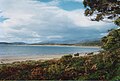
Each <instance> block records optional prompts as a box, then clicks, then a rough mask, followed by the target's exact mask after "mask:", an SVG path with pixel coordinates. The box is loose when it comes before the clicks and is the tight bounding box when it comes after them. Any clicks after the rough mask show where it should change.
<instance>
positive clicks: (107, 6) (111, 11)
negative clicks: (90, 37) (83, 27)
mask: <svg viewBox="0 0 120 81" xmlns="http://www.w3.org/2000/svg"><path fill="white" fill-rule="evenodd" d="M83 4H84V6H85V8H86V10H85V15H86V16H89V17H90V16H91V17H93V16H95V17H94V18H91V20H92V21H100V20H102V21H108V20H110V21H112V22H114V23H115V24H116V25H118V26H120V0H84V1H83Z"/></svg>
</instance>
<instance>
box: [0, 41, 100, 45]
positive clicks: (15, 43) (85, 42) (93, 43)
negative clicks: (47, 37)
mask: <svg viewBox="0 0 120 81" xmlns="http://www.w3.org/2000/svg"><path fill="white" fill-rule="evenodd" d="M0 44H5V45H76V46H101V43H100V40H96V41H84V42H83V41H82V42H79V43H78V41H77V43H76V42H72V43H70V42H68V43H67V42H40V43H31V44H28V43H24V42H12V43H8V42H0Z"/></svg>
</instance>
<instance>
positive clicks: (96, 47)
mask: <svg viewBox="0 0 120 81" xmlns="http://www.w3.org/2000/svg"><path fill="white" fill-rule="evenodd" d="M15 46H64V47H83V48H101V46H82V45H29V44H27V45H15Z"/></svg>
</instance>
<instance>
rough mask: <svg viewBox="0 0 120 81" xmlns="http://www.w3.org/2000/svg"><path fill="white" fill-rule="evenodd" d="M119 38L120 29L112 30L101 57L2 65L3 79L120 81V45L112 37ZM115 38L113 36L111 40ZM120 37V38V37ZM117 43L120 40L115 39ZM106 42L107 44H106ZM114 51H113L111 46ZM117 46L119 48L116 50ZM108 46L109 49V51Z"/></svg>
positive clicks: (66, 58)
mask: <svg viewBox="0 0 120 81" xmlns="http://www.w3.org/2000/svg"><path fill="white" fill-rule="evenodd" d="M116 31H117V32H118V34H117V35H119V36H120V32H119V31H120V30H119V29H118V30H112V31H111V33H110V34H108V35H107V36H106V37H104V38H103V39H102V41H103V42H102V44H103V48H107V49H105V50H103V51H100V53H99V54H94V53H89V54H87V55H85V56H78V55H77V56H73V55H65V56H63V57H61V58H60V59H58V60H56V59H52V60H47V61H44V62H42V61H23V62H13V63H10V64H9V63H8V64H0V80H113V81H119V80H120V46H119V44H120V42H117V43H115V44H113V43H111V42H114V40H111V38H114V37H116ZM109 36H112V37H109ZM118 38H119V37H118ZM116 41H118V40H117V39H116ZM106 42H107V43H106ZM109 43H110V46H112V48H113V49H114V50H112V51H111V49H110V48H111V47H110V46H109ZM116 45H117V48H115V47H116ZM108 47H109V48H108Z"/></svg>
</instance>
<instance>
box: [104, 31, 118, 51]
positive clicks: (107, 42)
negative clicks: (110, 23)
mask: <svg viewBox="0 0 120 81" xmlns="http://www.w3.org/2000/svg"><path fill="white" fill-rule="evenodd" d="M102 48H103V49H105V50H114V49H117V48H120V29H116V30H112V31H110V33H109V34H108V35H107V36H105V37H103V38H102Z"/></svg>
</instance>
